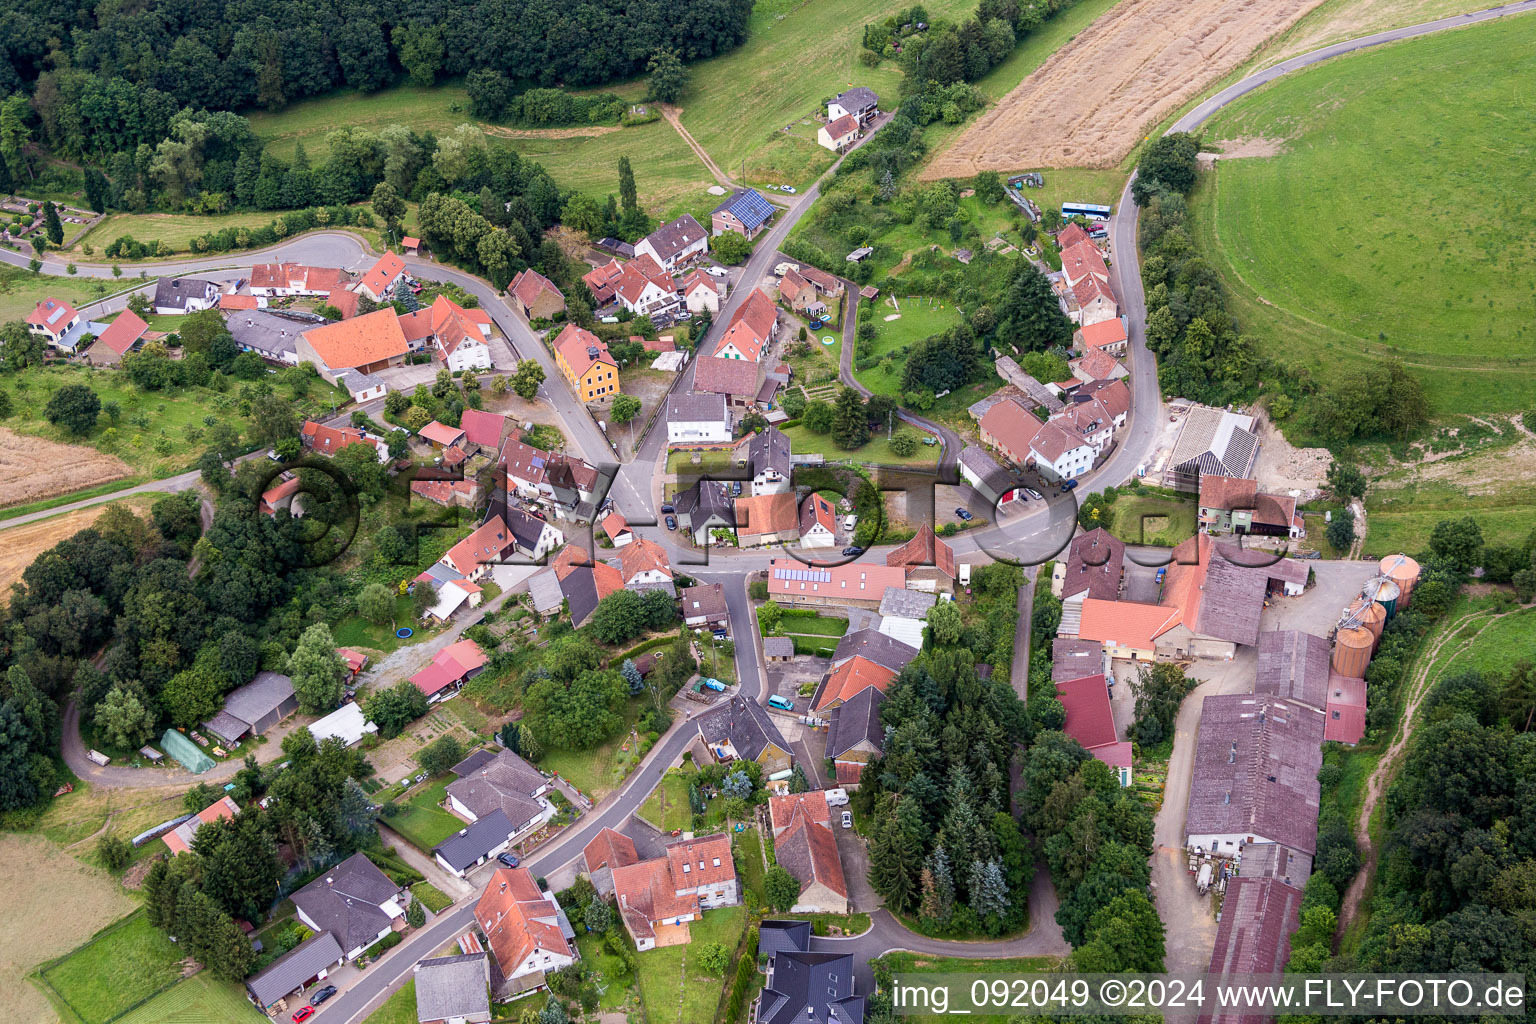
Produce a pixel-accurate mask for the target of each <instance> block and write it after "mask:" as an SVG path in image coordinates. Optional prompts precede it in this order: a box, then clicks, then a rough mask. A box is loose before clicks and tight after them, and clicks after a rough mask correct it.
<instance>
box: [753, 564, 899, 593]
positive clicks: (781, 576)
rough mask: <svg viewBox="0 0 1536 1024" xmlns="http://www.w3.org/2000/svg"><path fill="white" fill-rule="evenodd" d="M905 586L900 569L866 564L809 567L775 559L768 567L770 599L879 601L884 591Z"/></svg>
mask: <svg viewBox="0 0 1536 1024" xmlns="http://www.w3.org/2000/svg"><path fill="white" fill-rule="evenodd" d="M802 585H803V587H802ZM906 586H907V573H906V570H904V569H902V568H900V567H899V566H887V565H870V564H869V563H867V562H851V563H849V564H847V565H828V566H808V565H805V564H803V563H801V562H799V561H796V560H795V559H792V558H775V559H774V560H773V561H772V562H770V563H769V567H768V594H769V596H770V597H773V596H780V597H800V598H809V597H824V598H846V599H849V600H859V599H863V600H866V601H879V600H880V598H881V597H882V596H883V595H884V594H885V588H886V587H895V588H896V589H898V590H904V589H906Z"/></svg>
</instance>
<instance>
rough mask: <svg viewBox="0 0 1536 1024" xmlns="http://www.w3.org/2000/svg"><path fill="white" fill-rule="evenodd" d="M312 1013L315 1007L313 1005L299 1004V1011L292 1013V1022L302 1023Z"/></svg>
mask: <svg viewBox="0 0 1536 1024" xmlns="http://www.w3.org/2000/svg"><path fill="white" fill-rule="evenodd" d="M314 1015H315V1008H314V1007H313V1006H301V1007H299V1011H298V1012H297V1013H295V1014H294V1015H293V1024H304V1022H305V1021H307V1020H309V1018H311V1017H313V1016H314Z"/></svg>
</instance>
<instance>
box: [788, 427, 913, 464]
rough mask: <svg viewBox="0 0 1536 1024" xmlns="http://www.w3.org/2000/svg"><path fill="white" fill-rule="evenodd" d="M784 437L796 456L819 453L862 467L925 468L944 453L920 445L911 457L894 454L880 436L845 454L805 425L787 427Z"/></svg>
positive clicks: (828, 457)
mask: <svg viewBox="0 0 1536 1024" xmlns="http://www.w3.org/2000/svg"><path fill="white" fill-rule="evenodd" d="M784 436H785V437H788V438H789V444H790V449H791V450H792V451H793V452H794V453H795V454H796V455H809V454H814V453H819V454H821V455H824V456H825V457H826V459H827V461H828V462H857V463H860V464H862V465H865V466H901V467H906V468H921V469H928V468H932V467H933V466H935V465H937V464H938V461H939V453H940V452H941V451H942V450H943V449H941V448H940V447H939V446H938V445H932V446H929V445H924V444H920V445H918V446H917V451H916V452H914V453H912V454H911V455H908V456H901V455H897V454H896V453H895V452H893V451H891V446H890V444H889V443H888V442H887V441H886V438H885V435H883V434H881V435H878V436H875V437H872V438H871V439H870V440H869V441H868V442H866V443H865V444H864V446H863V447H862V448H856V449H854V450H853V451H851V452H850V451H844V450H843V449H842V448H839V447H838V446H837V444H836V443H835V442H834V441H833V440H832V435H831V434H817V433H814V432H813V431H812V430H811V429H810V428H809V427H805V426H797V427H790V428H789V429H788V430H786V431H784Z"/></svg>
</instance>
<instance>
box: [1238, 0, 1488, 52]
mask: <svg viewBox="0 0 1536 1024" xmlns="http://www.w3.org/2000/svg"><path fill="white" fill-rule="evenodd" d="M1489 6H1492V5H1491V4H1489V3H1488V2H1487V0H1325V2H1324V3H1322V4H1319V5H1318V6H1317V8H1316V9H1314V10H1313V11H1312V13H1311V14H1309V15H1307V16H1306V17H1305V18H1302V19H1301V20H1300V21H1298V22H1297V23H1296V25H1295V27H1293V28H1292V29H1291V30H1290V31H1289V32H1285V33H1282V34H1281V35H1279V36H1276V37H1275V38H1274V39H1272V40H1271V41H1270V42H1269V44H1268V45H1267V46H1265V47H1264V49H1262V50H1261V51H1259V54H1258V59H1257V61H1256V62H1255V66H1256V67H1266V68H1267V67H1270V66H1272V65H1275V64H1278V63H1280V62H1281V61H1283V60H1287V59H1289V58H1291V57H1294V56H1296V55H1297V54H1299V53H1307V52H1309V51H1311V50H1316V49H1318V48H1320V47H1323V46H1328V45H1330V44H1332V43H1337V42H1341V41H1343V40H1345V39H1355V38H1357V37H1359V36H1363V35H1368V34H1370V33H1372V32H1382V31H1385V30H1386V29H1390V28H1400V27H1402V26H1404V25H1417V24H1420V23H1422V22H1426V21H1434V20H1435V19H1437V18H1448V17H1451V16H1452V15H1456V14H1466V13H1468V12H1470V11H1480V10H1482V9H1484V8H1485V7H1489Z"/></svg>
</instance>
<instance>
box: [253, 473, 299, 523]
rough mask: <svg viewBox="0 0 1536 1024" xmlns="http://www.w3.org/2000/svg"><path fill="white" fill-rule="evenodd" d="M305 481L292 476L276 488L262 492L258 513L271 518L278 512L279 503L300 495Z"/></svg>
mask: <svg viewBox="0 0 1536 1024" xmlns="http://www.w3.org/2000/svg"><path fill="white" fill-rule="evenodd" d="M303 483H304V482H303V481H302V480H300V479H299V478H298V477H296V476H291V477H289V478H288V479H286V480H284V481H283V482H282V483H280V484H278V485H277V486H275V487H269V488H267V489H266V490H265V491H262V492H261V505H260V506H259V508H258V511H259V512H261V514H262V515H267V516H270V515H272V514H273V513H275V512H276V511H277V503H278V502H280V501H282V500H283V499H284V498H286V497H289V496H290V495H292V494H296V493H298V490H299V488H300V487H301V486H303Z"/></svg>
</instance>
